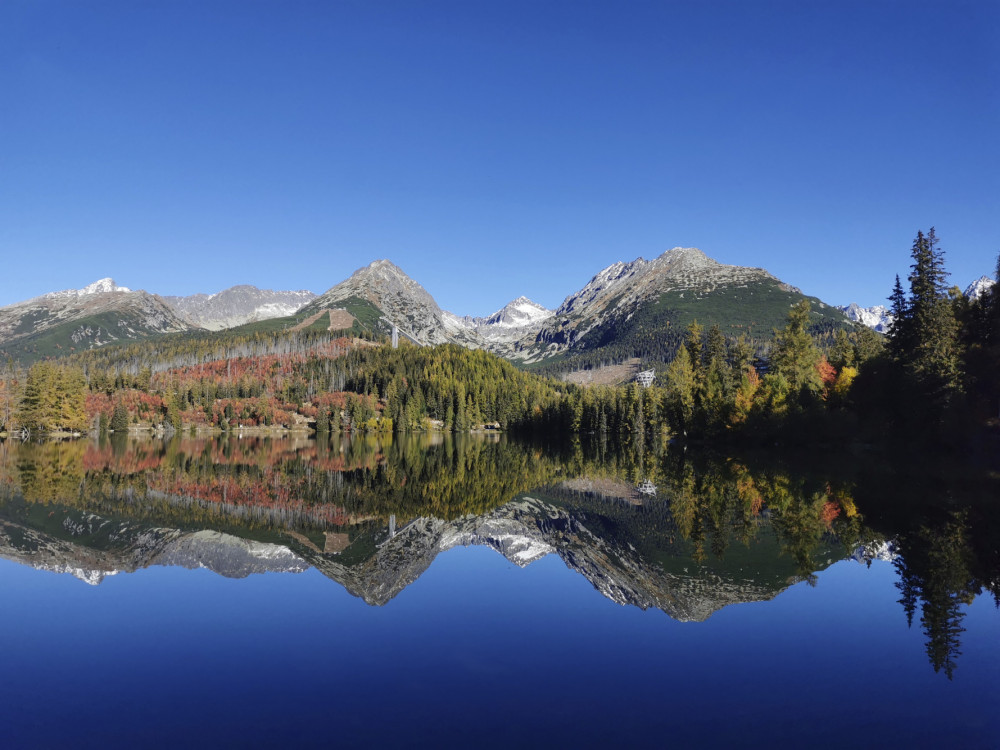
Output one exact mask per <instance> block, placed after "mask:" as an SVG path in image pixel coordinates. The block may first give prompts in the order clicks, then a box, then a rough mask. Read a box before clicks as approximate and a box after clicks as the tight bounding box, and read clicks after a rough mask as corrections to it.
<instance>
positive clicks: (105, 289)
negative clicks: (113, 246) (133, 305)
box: [29, 276, 132, 302]
mask: <svg viewBox="0 0 1000 750" xmlns="http://www.w3.org/2000/svg"><path fill="white" fill-rule="evenodd" d="M131 291H132V290H131V289H129V288H128V287H127V286H118V285H117V284H116V283H115V280H114V279H112V278H111V277H110V276H109V277H107V278H104V279H98V280H97V281H95V282H94V283H93V284H87V286H85V287H84V288H83V289H64V290H62V291H61V292H49V293H48V294H43V295H42V296H41V297H36V298H35V299H67V298H69V299H72V298H75V297H88V296H90V295H93V294H114V293H116V292H131ZM30 301H31V300H29V302H30Z"/></svg>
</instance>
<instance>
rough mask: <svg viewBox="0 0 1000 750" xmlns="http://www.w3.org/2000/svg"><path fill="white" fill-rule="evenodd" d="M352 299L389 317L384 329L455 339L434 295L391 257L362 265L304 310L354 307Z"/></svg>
mask: <svg viewBox="0 0 1000 750" xmlns="http://www.w3.org/2000/svg"><path fill="white" fill-rule="evenodd" d="M352 300H363V301H364V302H367V303H369V304H370V305H372V306H373V307H374V308H376V309H377V310H378V311H379V312H380V313H381V314H382V316H384V318H385V320H384V321H383V322H382V326H383V330H388V329H391V326H393V325H396V326H398V328H399V330H400V332H401V333H402V334H403V335H404V336H406V337H407V338H409V339H411V340H412V341H414V342H416V343H418V344H423V345H434V344H445V343H448V342H449V341H452V340H454V336H451V335H449V332H448V329H447V327H446V325H445V322H444V313H443V312H442V311H441V308H440V307H438V304H437V302H435V301H434V298H433V297H431V295H430V294H428V292H427V290H426V289H424V288H423V287H422V286H420V284H418V283H417V282H416V281H414V280H413V279H411V278H410V277H409V276H407V275H406V274H405V273H404V272H403V270H402V269H400V268H399V267H398V266H395V265H393V264H392V263H390V262H389V261H387V260H376V261H375V262H373V263H371V264H370V265H367V266H365V267H364V268H359V269H358V270H357V271H355V272H354V273H353V274H351V276H350V278H348V279H347V280H346V281H342V282H340V283H339V284H337V285H336V286H334V287H332V288H330V289H328V290H327V291H325V292H324V293H323V294H321V295H320V296H319V297H317V298H316V299H314V300H313V301H312V302H310V303H309V304H308V305H306V307H305V308H303V310H302V312H303V313H306V314H309V313H314V312H319V311H321V310H325V309H334V308H344V307H346V308H347V309H348V310H350V308H351V305H350V302H351V301H352ZM461 343H466V342H465V341H464V340H463V341H462V342H461Z"/></svg>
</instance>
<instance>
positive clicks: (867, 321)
mask: <svg viewBox="0 0 1000 750" xmlns="http://www.w3.org/2000/svg"><path fill="white" fill-rule="evenodd" d="M837 309H838V310H840V311H841V312H843V313H844V315H846V316H847V319H848V320H852V321H854V322H855V323H860V324H861V325H863V326H868V327H869V328H871V329H872V330H873V331H878V332H879V333H886V332H887V331H888V330H889V328H890V327H891V326H892V321H893V317H892V315H891V314H890V313H889V308H888V307H886V306H885V305H872V306H871V307H861V306H860V305H859V304H857V303H856V302H852V303H851V304H849V305H843V306H842V307H838V308H837Z"/></svg>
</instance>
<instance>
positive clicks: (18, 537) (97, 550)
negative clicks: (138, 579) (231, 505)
mask: <svg viewBox="0 0 1000 750" xmlns="http://www.w3.org/2000/svg"><path fill="white" fill-rule="evenodd" d="M61 526H62V530H63V532H64V535H67V536H69V537H70V539H61V538H58V537H56V536H54V535H51V534H47V533H45V532H42V531H39V530H37V529H33V528H29V527H26V526H22V525H20V524H15V523H10V522H6V521H0V557H3V558H5V559H8V560H13V561H14V562H18V563H21V564H22V565H29V566H31V567H33V568H35V569H37V570H47V571H51V572H53V573H70V574H72V575H73V576H75V577H76V578H79V579H80V580H81V581H85V582H86V583H89V584H91V585H97V584H99V583H100V582H101V581H102V580H104V578H105V577H106V576H109V575H115V574H116V573H119V572H126V573H133V572H135V571H136V570H139V569H141V568H147V567H149V566H151V565H177V566H181V567H184V568H207V569H208V570H211V571H212V572H214V573H218V574H219V575H221V576H225V577H226V578H246V577H247V576H248V575H251V574H252V573H265V572H269V571H275V572H292V573H299V572H302V571H304V570H307V569H308V567H309V566H308V565H307V564H306V563H305V562H304V561H303V560H302V559H301V558H300V557H298V556H297V555H295V554H294V553H293V552H292V551H291V550H289V549H288V548H287V547H283V546H280V545H276V544H265V543H262V542H256V541H252V540H247V539H241V538H239V537H235V536H232V535H230V534H223V533H221V532H218V531H208V530H205V531H196V532H184V531H180V530H177V529H163V528H148V527H145V526H141V525H138V524H130V523H123V522H118V521H111V520H108V519H105V518H102V517H100V516H96V515H93V514H89V513H85V514H81V515H77V516H66V517H65V519H64V520H63V522H62V524H61Z"/></svg>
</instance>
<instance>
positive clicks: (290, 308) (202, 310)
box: [160, 284, 316, 331]
mask: <svg viewBox="0 0 1000 750" xmlns="http://www.w3.org/2000/svg"><path fill="white" fill-rule="evenodd" d="M315 297H316V295H315V294H313V293H312V292H310V291H307V290H304V289H302V290H299V291H294V292H280V291H279V292H275V291H272V290H270V289H258V288H257V287H255V286H250V285H247V284H243V285H240V286H234V287H230V288H229V289H224V290H223V291H221V292H217V293H215V294H192V295H190V296H188V297H161V298H160V299H162V300H163V302H165V303H166V304H167V306H168V307H170V309H172V310H173V311H174V312H175V313H176V314H177V316H178V317H180V318H182V319H183V320H185V321H187V322H188V323H189V324H190V325H192V326H196V327H199V328H205V329H207V330H209V331H220V330H222V329H224V328H234V327H235V326H240V325H243V324H245V323H253V322H255V321H258V320H269V319H271V318H284V317H286V316H289V315H294V314H295V313H296V312H297V311H298V310H299V309H300V308H302V307H303V306H304V305H306V304H308V303H309V302H310V301H312V300H313V299H315Z"/></svg>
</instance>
